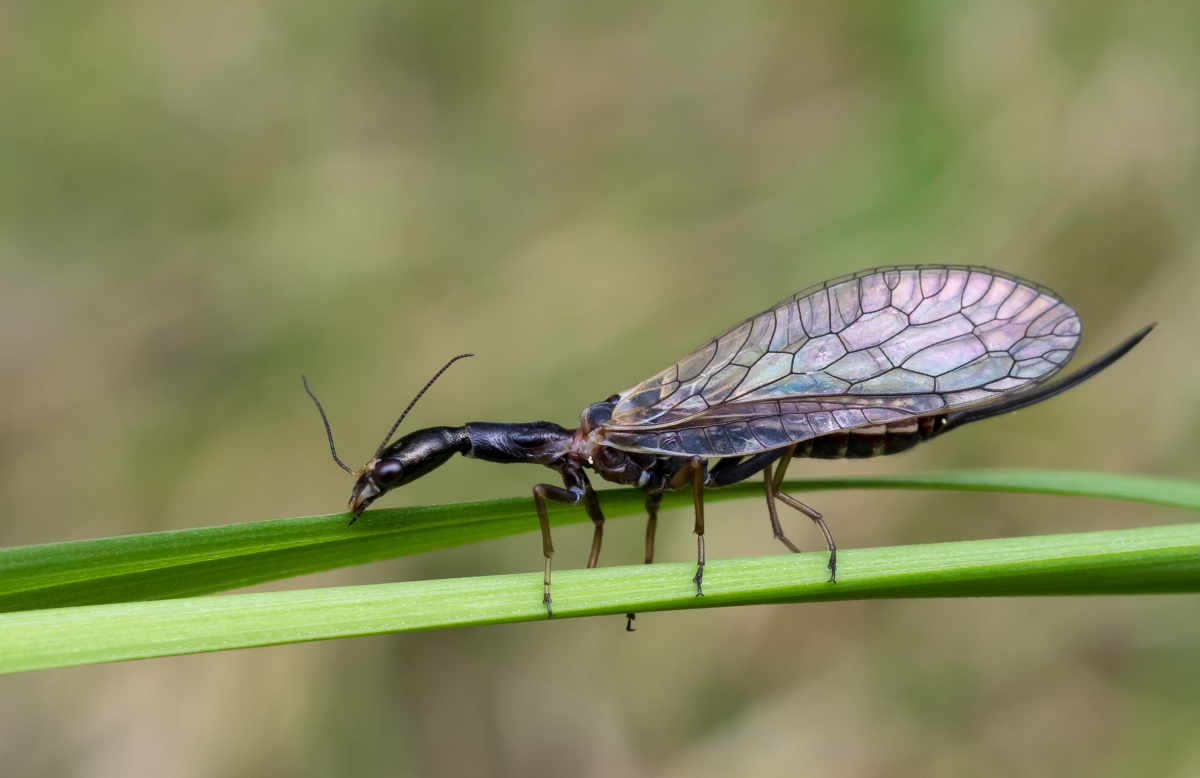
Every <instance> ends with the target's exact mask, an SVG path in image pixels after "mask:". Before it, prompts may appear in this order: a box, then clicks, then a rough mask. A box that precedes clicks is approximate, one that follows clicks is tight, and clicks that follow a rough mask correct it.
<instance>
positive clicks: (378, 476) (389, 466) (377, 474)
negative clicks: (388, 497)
mask: <svg viewBox="0 0 1200 778" xmlns="http://www.w3.org/2000/svg"><path fill="white" fill-rule="evenodd" d="M371 474H372V475H373V476H374V478H375V482H376V483H377V484H380V485H381V486H386V485H388V484H390V483H392V482H393V481H397V480H399V479H400V476H401V475H403V474H404V466H403V465H401V464H400V460H398V459H385V460H383V461H382V462H380V463H379V464H377V465H375V469H374V470H373V471H372V472H371Z"/></svg>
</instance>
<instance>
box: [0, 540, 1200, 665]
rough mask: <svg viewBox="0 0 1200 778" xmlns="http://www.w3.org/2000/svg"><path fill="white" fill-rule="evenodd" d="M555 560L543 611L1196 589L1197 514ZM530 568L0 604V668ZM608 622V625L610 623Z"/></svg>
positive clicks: (488, 613) (331, 620)
mask: <svg viewBox="0 0 1200 778" xmlns="http://www.w3.org/2000/svg"><path fill="white" fill-rule="evenodd" d="M839 561H840V562H841V564H840V565H839V577H838V583H837V584H830V583H829V582H828V581H827V578H828V573H827V571H826V570H825V562H826V556H825V554H821V553H813V554H796V555H792V554H783V555H779V556H768V557H755V558H750V559H728V560H715V561H712V562H710V563H709V564H708V566H707V569H706V572H705V579H704V582H705V596H704V597H696V596H695V588H694V585H693V584H692V583H691V577H692V574H693V571H694V570H695V566H694V565H691V564H686V563H673V564H656V565H638V566H631V567H610V568H600V569H596V570H564V571H561V572H558V573H556V574H555V578H554V605H555V609H556V610H555V613H556V618H570V617H578V616H594V615H602V614H621V613H625V612H627V611H635V612H639V613H645V612H649V611H658V610H671V609H683V608H705V607H709V608H711V607H719V606H727V605H752V604H760V603H778V602H812V601H820V600H852V599H878V598H898V597H989V596H1013V595H1082V594H1092V595H1095V594H1151V593H1179V592H1197V591H1200V524H1185V525H1176V526H1169V527H1152V528H1148V529H1135V530H1117V531H1104V532H1087V533H1077V534H1069V535H1044V536H1038V537H1025V538H1012V539H1004V540H986V541H966V542H957V543H938V544H932V545H921V546H898V547H891V548H877V549H860V550H848V551H846V552H844V553H843V554H839ZM541 587H542V581H541V574H540V573H530V574H519V575H502V576H487V577H477V578H458V579H450V580H438V581H417V582H408V583H393V584H375V585H370V586H348V587H338V588H330V589H309V590H298V591H285V592H270V593H264V594H241V595H225V596H219V597H196V598H189V599H181V600H166V601H161V602H140V603H121V604H115V605H95V606H85V607H75V608H56V609H50V610H39V611H26V612H22V613H8V614H0V673H14V672H20V671H25V670H35V669H42V668H50V667H63V666H68V665H81V664H93V663H98V662H115V661H121V660H127V659H139V658H147V657H157V656H170V655H176V654H188V653H198V652H206V651H221V650H226V649H233V648H248V647H252V646H267V645H275V644H280V643H295V642H305V641H313V640H326V639H330V638H342V637H353V636H357V635H373V634H379V633H385V632H407V631H415V630H426V629H437V628H442V627H454V626H469V625H480V624H498V623H504V622H518V621H544V620H545V619H546V614H545V611H544V610H543V607H542V604H541V595H542V591H541ZM616 628H617V626H616V625H614V629H616Z"/></svg>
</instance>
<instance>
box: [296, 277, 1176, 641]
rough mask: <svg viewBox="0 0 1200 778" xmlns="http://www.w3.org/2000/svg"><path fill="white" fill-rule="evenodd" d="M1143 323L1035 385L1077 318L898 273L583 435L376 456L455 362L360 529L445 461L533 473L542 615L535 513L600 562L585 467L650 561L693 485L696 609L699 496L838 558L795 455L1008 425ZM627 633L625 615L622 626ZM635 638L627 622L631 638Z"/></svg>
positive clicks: (1046, 301) (969, 280)
mask: <svg viewBox="0 0 1200 778" xmlns="http://www.w3.org/2000/svg"><path fill="white" fill-rule="evenodd" d="M1153 326H1154V325H1151V326H1150V327H1147V328H1145V329H1143V330H1142V331H1141V332H1138V333H1137V334H1135V335H1133V336H1132V337H1131V338H1129V339H1128V340H1126V341H1125V342H1124V343H1122V344H1121V345H1120V346H1118V347H1117V348H1115V349H1113V350H1112V351H1110V352H1109V353H1108V354H1106V355H1104V356H1102V357H1101V358H1100V359H1098V360H1096V361H1095V362H1093V363H1092V364H1090V365H1088V366H1087V367H1085V368H1083V369H1082V370H1079V371H1076V372H1075V373H1073V374H1072V375H1070V376H1068V377H1066V378H1063V379H1060V380H1058V381H1055V382H1053V383H1049V384H1046V383H1044V382H1045V381H1046V380H1047V379H1048V378H1050V376H1052V375H1054V374H1055V373H1057V372H1058V371H1059V370H1061V369H1062V367H1063V365H1065V364H1066V363H1067V361H1068V360H1069V359H1070V358H1071V355H1072V354H1073V353H1074V352H1075V348H1076V346H1077V345H1078V344H1079V337H1080V331H1081V327H1080V321H1079V316H1078V315H1077V314H1076V313H1075V311H1074V310H1073V309H1072V308H1071V307H1070V306H1068V305H1067V304H1066V303H1064V302H1062V301H1061V300H1060V298H1059V297H1058V295H1056V294H1055V293H1054V292H1052V291H1050V290H1049V289H1046V288H1045V287H1043V286H1039V285H1038V284H1035V283H1033V282H1031V281H1025V280H1022V279H1020V278H1017V277H1015V276H1011V275H1008V274H1007V273H1001V272H999V271H996V270H989V269H987V268H983V267H969V266H955V265H910V266H898V267H886V268H878V269H875V270H864V271H862V272H859V273H855V274H853V275H848V276H843V277H840V278H835V279H833V280H831V281H826V282H825V283H822V284H818V285H816V286H813V287H810V288H808V289H805V290H804V291H802V292H798V293H796V294H794V295H792V296H791V297H789V298H787V299H786V300H784V301H783V302H781V303H779V304H778V305H776V306H774V307H772V308H770V309H768V310H766V311H764V312H763V313H760V314H758V315H756V316H752V317H751V318H749V319H746V320H745V321H743V322H741V323H740V324H738V325H736V326H734V327H733V328H731V329H729V330H728V331H726V332H725V333H723V334H721V335H719V336H717V337H716V338H713V339H712V340H710V341H708V342H707V343H705V344H704V345H703V346H701V347H700V348H698V349H697V350H695V351H693V352H692V353H691V354H689V355H688V356H686V357H684V358H683V359H681V360H679V361H678V362H676V363H675V364H673V365H671V366H670V367H668V368H667V369H666V370H663V371H662V372H661V373H659V374H658V375H656V376H654V377H653V378H648V379H646V380H645V381H643V382H642V383H640V384H638V385H637V386H634V387H632V388H629V389H626V390H625V391H623V392H617V393H616V394H612V395H609V396H608V397H607V398H606V399H604V400H601V401H600V402H597V403H593V404H592V405H589V406H588V407H587V408H584V410H583V413H582V415H581V416H580V419H579V426H578V427H576V428H574V429H567V428H565V427H560V426H559V425H557V424H554V423H553V422H548V421H534V422H528V423H518V424H495V423H492V422H471V423H468V424H465V425H463V426H461V427H430V428H428V429H422V430H417V431H416V432H410V433H408V434H407V435H404V436H403V437H401V438H400V439H399V440H397V441H396V442H395V443H391V444H390V445H389V441H390V440H391V437H392V435H393V434H395V432H396V429H397V428H399V426H400V423H401V422H402V421H403V420H404V416H405V415H407V413H408V411H409V410H411V409H412V407H413V405H414V404H415V403H416V402H417V400H419V399H420V398H421V395H422V394H424V393H425V391H426V390H427V389H429V387H430V386H431V385H432V384H433V382H434V381H436V380H437V378H438V376H440V375H441V374H442V373H443V372H444V371H445V370H446V369H447V368H448V367H450V365H451V364H453V363H454V361H456V360H458V359H461V358H462V357H465V356H470V355H469V354H462V355H460V356H457V357H455V358H454V359H452V360H450V362H449V363H447V364H446V366H445V367H443V368H442V369H441V370H440V371H438V373H437V374H436V375H435V376H434V377H433V379H431V380H430V381H429V383H427V384H426V385H425V387H424V388H423V389H422V390H421V391H420V392H419V393H418V394H417V396H416V398H414V399H413V401H412V402H411V403H409V405H408V408H406V409H405V411H404V414H401V416H400V419H399V420H398V421H397V422H396V424H395V426H393V427H392V430H391V432H389V433H388V435H387V437H386V438H384V441H383V444H382V445H380V447H379V449H378V450H377V451H376V452H375V456H373V457H372V458H371V460H370V461H369V462H367V463H366V464H365V465H363V466H362V467H361V468H359V469H358V470H351V469H350V468H349V467H347V466H346V465H345V464H344V463H343V462H342V461H341V460H340V459H338V456H337V451H336V449H335V448H334V446H333V435H332V433H330V431H329V421H328V420H327V419H326V417H325V412H324V410H323V409H321V404H320V402H318V401H317V398H316V397H315V396H314V395H313V394H312V392H311V391H309V392H308V393H309V396H311V397H312V398H313V401H314V402H316V403H317V409H318V410H320V412H321V418H322V421H324V422H325V431H326V434H327V436H328V438H329V449H330V452H331V453H332V454H333V458H334V461H335V462H337V463H338V464H339V465H341V467H342V468H344V469H345V470H346V471H347V472H350V473H351V474H352V475H354V476H355V477H356V478H357V479H358V480H357V482H356V483H355V484H354V489H353V491H352V492H351V494H350V510H351V511H352V512H353V513H354V518H355V519H357V518H358V517H359V516H360V515H361V514H362V512H363V511H364V510H365V509H366V508H367V506H368V505H370V504H371V503H372V502H374V501H375V500H376V499H378V498H379V496H380V495H382V494H384V493H385V492H388V491H390V490H392V489H395V488H396V487H398V486H403V485H404V484H407V483H410V482H411V481H415V480H416V479H418V478H420V477H421V476H423V475H425V474H426V473H428V472H430V471H431V470H433V469H434V468H436V467H439V466H440V465H442V464H443V463H444V462H446V461H447V460H448V459H450V457H452V456H453V455H454V454H455V453H456V452H457V453H459V454H462V455H464V456H468V457H475V458H476V459H483V460H487V461H489V462H531V463H535V464H539V465H545V466H546V467H549V468H550V469H552V470H555V471H557V472H558V474H559V475H560V476H561V477H562V484H563V485H562V486H561V487H560V486H557V485H555V484H538V485H536V486H534V487H533V499H534V504H535V506H536V507H537V514H538V520H539V521H540V523H541V530H542V555H543V556H544V557H545V559H546V567H545V579H544V581H545V584H544V597H543V602H544V603H545V606H546V614H547V616H553V615H554V611H553V608H552V606H551V600H550V559H551V557H552V556H553V554H554V547H553V546H552V545H551V542H550V522H549V520H548V518H547V516H546V501H547V500H554V501H555V502H560V503H566V504H568V505H579V504H581V503H582V504H583V507H584V509H585V510H586V511H587V514H588V516H589V517H590V518H591V520H592V522H593V523H594V524H595V532H594V535H593V537H592V550H591V554H590V556H589V557H588V562H587V566H588V567H595V566H596V563H597V561H598V560H599V558H600V542H601V540H602V538H603V534H604V515H603V514H602V513H601V512H600V504H599V501H598V500H597V499H596V493H595V491H593V489H592V486H591V484H590V483H589V481H588V477H587V473H586V471H587V470H589V469H590V470H593V471H595V472H596V474H598V475H599V476H600V477H601V478H604V479H605V480H608V481H612V482H614V483H617V484H623V485H627V486H634V487H637V488H638V489H641V490H642V491H643V492H644V493H645V495H646V512H647V514H648V515H649V519H648V522H647V524H646V563H647V564H648V563H650V562H651V561H652V560H653V558H654V532H655V527H656V524H657V518H658V509H659V504H660V502H661V500H662V493H663V491H664V490H667V489H681V488H691V490H692V495H693V502H694V505H695V517H696V525H695V532H696V536H697V569H696V576H695V578H693V579H692V580H693V581H694V582H695V584H696V594H697V595H700V594H703V579H704V490H705V488H706V487H707V488H714V487H722V486H727V485H729V484H732V483H736V482H738V481H741V480H743V479H746V478H749V477H750V476H752V475H754V474H756V473H760V472H761V473H762V474H763V483H764V488H765V493H766V501H767V515H768V516H769V517H770V520H771V530H772V532H773V533H774V535H775V537H776V538H777V539H779V541H780V542H782V543H783V544H784V545H785V546H786V547H787V548H788V549H789V550H790V551H793V552H798V551H799V549H798V548H797V547H796V546H795V545H794V544H793V543H792V541H790V540H789V539H788V538H787V536H786V535H784V533H783V529H782V528H781V527H780V524H779V516H778V513H777V511H776V507H777V506H776V503H782V504H783V505H787V506H789V507H791V508H794V509H795V510H797V511H799V512H800V513H802V514H804V515H805V516H808V517H809V518H810V519H812V520H813V521H814V522H816V524H817V525H818V526H819V527H820V529H821V532H822V533H823V534H824V536H825V541H826V543H827V545H828V548H829V566H828V568H829V580H830V582H831V583H832V582H834V581H836V576H837V547H836V546H835V545H834V542H833V536H832V535H830V533H829V529H828V527H826V526H825V521H824V519H823V518H822V517H821V514H820V513H817V512H816V511H815V510H813V509H812V508H810V507H808V506H807V505H805V504H804V503H802V502H800V501H799V500H797V499H795V498H794V497H792V496H791V495H788V494H785V493H784V492H783V491H781V485H782V483H783V480H784V475H785V474H786V473H787V469H788V465H789V464H790V463H791V462H792V460H793V459H794V458H795V457H813V458H817V459H841V458H843V457H845V458H851V459H858V458H863V457H873V456H879V455H881V454H896V453H899V452H901V451H905V450H907V449H909V448H912V447H913V446H915V445H916V444H917V443H921V442H923V441H926V440H929V439H930V438H932V437H935V436H937V435H942V434H944V433H946V432H948V431H949V430H952V429H954V428H955V427H961V426H962V425H964V424H967V423H969V422H973V421H979V420H980V419H987V418H990V417H992V416H997V415H999V414H1002V413H1007V412H1009V411H1015V410H1017V409H1019V408H1024V407H1026V406H1029V405H1033V404H1034V403H1038V402H1041V401H1042V400H1045V399H1048V398H1050V397H1053V396H1054V395H1056V394H1059V393H1060V392H1064V391H1066V390H1067V389H1070V388H1071V387H1073V386H1076V385H1077V384H1079V383H1082V382H1083V381H1086V380H1087V379H1088V378H1091V377H1092V376H1094V375H1096V374H1097V373H1099V372H1100V371H1101V370H1103V369H1104V368H1106V367H1108V366H1109V365H1111V364H1112V363H1114V362H1116V361H1117V360H1118V359H1120V358H1121V357H1122V356H1124V355H1125V354H1126V353H1127V352H1128V351H1129V350H1130V349H1132V348H1133V347H1134V346H1136V345H1137V344H1138V342H1139V341H1141V340H1142V338H1144V337H1145V336H1146V335H1147V334H1148V333H1149V332H1150V330H1151V329H1152V328H1153ZM304 387H305V390H306V391H308V382H307V381H305V382H304ZM630 619H631V621H632V614H631V615H630ZM626 627H627V629H632V624H631V623H630V624H627V625H626Z"/></svg>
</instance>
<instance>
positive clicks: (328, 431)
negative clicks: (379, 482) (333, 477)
mask: <svg viewBox="0 0 1200 778" xmlns="http://www.w3.org/2000/svg"><path fill="white" fill-rule="evenodd" d="M443 369H445V368H443ZM435 377H436V376H435ZM300 380H301V381H303V382H304V391H306V392H308V396H309V397H311V398H312V401H313V402H315V403H316V404H317V410H318V411H320V412H321V421H323V422H325V435H326V437H328V438H329V453H330V454H333V461H334V462H337V463H338V465H340V466H341V468H342V469H343V470H345V471H346V472H347V473H349V474H350V475H356V473H355V472H354V471H353V470H351V469H350V468H348V467H346V463H345V462H343V461H342V460H340V459H338V455H337V449H336V448H334V447H333V430H331V429H329V419H328V418H326V416H325V409H324V408H322V407H321V401H320V400H318V399H317V396H316V395H315V394H313V393H312V389H309V388H308V379H307V378H305V377H304V376H300ZM417 396H418V397H420V395H417Z"/></svg>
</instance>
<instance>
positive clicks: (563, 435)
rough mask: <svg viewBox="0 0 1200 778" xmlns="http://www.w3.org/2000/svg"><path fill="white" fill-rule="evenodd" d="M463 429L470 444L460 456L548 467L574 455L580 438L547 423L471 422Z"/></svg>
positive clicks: (577, 434)
mask: <svg viewBox="0 0 1200 778" xmlns="http://www.w3.org/2000/svg"><path fill="white" fill-rule="evenodd" d="M463 429H464V430H465V431H466V434H467V440H468V441H469V443H470V445H469V447H468V448H467V450H466V451H464V452H463V455H464V456H468V457H471V458H473V459H482V460H484V461H486V462H502V463H514V462H527V463H530V464H535V465H549V464H552V463H554V462H557V461H559V460H561V459H562V458H563V457H565V456H567V455H569V454H571V453H573V452H574V450H575V448H576V444H577V441H578V438H579V431H578V430H571V429H567V428H566V427H561V426H559V425H557V424H555V423H554V422H550V421H530V422H520V423H515V424H496V423H493V422H488V421H473V422H470V423H468V424H467V425H466V426H464V427H463Z"/></svg>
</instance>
